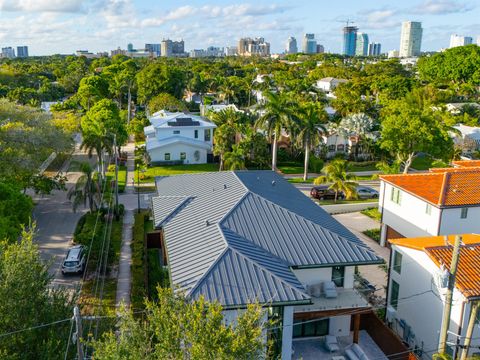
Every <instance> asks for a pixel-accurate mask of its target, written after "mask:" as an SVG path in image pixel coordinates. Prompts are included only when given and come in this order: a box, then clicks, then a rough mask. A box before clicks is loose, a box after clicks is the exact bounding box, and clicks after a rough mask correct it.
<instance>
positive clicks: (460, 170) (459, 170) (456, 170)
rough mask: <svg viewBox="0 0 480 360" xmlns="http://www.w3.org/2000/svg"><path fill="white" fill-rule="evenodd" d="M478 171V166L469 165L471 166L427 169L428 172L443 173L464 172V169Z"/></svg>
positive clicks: (479, 167) (479, 168)
mask: <svg viewBox="0 0 480 360" xmlns="http://www.w3.org/2000/svg"><path fill="white" fill-rule="evenodd" d="M474 170H477V171H480V165H479V166H471V167H449V168H431V169H429V170H428V172H430V173H443V172H464V171H474Z"/></svg>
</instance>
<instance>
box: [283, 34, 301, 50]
mask: <svg viewBox="0 0 480 360" xmlns="http://www.w3.org/2000/svg"><path fill="white" fill-rule="evenodd" d="M297 52H298V47H297V39H295V38H294V37H293V36H290V37H289V38H288V39H287V45H286V46H285V53H287V54H296V53H297Z"/></svg>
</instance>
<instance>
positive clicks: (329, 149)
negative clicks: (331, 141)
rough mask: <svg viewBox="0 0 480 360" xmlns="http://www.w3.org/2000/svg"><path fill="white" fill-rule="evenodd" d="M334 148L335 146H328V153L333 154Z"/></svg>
mask: <svg viewBox="0 0 480 360" xmlns="http://www.w3.org/2000/svg"><path fill="white" fill-rule="evenodd" d="M335 149H336V146H335V145H329V146H328V152H335Z"/></svg>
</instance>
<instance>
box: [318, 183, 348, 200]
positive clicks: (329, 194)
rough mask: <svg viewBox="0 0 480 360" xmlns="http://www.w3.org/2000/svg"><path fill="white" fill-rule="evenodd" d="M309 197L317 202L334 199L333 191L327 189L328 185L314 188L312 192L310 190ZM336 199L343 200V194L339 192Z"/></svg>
mask: <svg viewBox="0 0 480 360" xmlns="http://www.w3.org/2000/svg"><path fill="white" fill-rule="evenodd" d="M310 196H311V197H313V198H315V199H318V200H327V199H335V191H333V190H332V189H329V188H328V185H320V186H314V187H313V188H312V190H310ZM337 199H338V200H342V199H345V194H344V193H343V192H341V191H340V192H339V193H338V195H337Z"/></svg>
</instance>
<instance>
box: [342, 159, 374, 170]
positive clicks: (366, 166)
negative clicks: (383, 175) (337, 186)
mask: <svg viewBox="0 0 480 360" xmlns="http://www.w3.org/2000/svg"><path fill="white" fill-rule="evenodd" d="M348 165H349V169H348V171H350V172H355V171H375V170H378V169H377V168H376V165H377V162H376V161H363V162H354V161H349V162H348Z"/></svg>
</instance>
